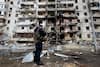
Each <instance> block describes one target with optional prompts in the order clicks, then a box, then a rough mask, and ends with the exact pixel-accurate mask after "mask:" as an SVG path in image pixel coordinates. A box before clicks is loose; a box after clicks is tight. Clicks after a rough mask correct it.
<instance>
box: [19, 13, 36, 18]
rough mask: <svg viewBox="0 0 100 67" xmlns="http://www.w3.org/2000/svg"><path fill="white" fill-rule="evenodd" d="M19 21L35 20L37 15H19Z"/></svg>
mask: <svg viewBox="0 0 100 67" xmlns="http://www.w3.org/2000/svg"><path fill="white" fill-rule="evenodd" d="M18 18H19V19H23V18H27V19H28V18H29V19H30V18H35V14H29V15H18Z"/></svg>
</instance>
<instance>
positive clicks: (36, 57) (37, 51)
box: [34, 40, 43, 65]
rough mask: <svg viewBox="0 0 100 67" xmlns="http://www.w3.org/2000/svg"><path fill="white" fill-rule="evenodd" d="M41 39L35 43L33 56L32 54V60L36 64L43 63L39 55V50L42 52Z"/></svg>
mask: <svg viewBox="0 0 100 67" xmlns="http://www.w3.org/2000/svg"><path fill="white" fill-rule="evenodd" d="M42 45H43V44H42V41H41V40H38V41H37V42H36V44H35V48H36V50H35V56H34V62H35V63H36V64H37V65H43V63H42V62H41V60H40V55H41V52H42Z"/></svg>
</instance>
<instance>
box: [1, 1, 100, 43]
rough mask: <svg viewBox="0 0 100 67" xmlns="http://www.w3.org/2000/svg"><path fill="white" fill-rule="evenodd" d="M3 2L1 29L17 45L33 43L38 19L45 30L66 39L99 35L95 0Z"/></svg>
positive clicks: (89, 37) (97, 7)
mask: <svg viewBox="0 0 100 67" xmlns="http://www.w3.org/2000/svg"><path fill="white" fill-rule="evenodd" d="M1 1H3V0H1ZM4 3H5V5H6V7H5V9H6V11H7V12H6V13H2V11H1V12H0V14H1V15H2V14H6V17H5V18H3V17H2V16H1V15H0V19H2V21H0V23H1V22H2V23H3V22H4V19H6V21H5V23H6V26H5V28H4V31H5V32H6V33H7V34H8V36H10V39H11V40H14V41H16V42H17V43H19V44H20V45H21V44H22V45H32V44H33V42H34V29H35V28H36V26H37V25H38V24H39V23H41V24H42V25H43V28H44V29H45V31H46V32H47V33H50V32H51V31H52V29H55V30H56V33H59V34H60V33H62V32H63V33H64V39H63V40H64V41H66V42H69V41H72V42H76V43H80V42H84V41H85V42H93V40H94V37H95V38H96V42H97V41H99V39H100V38H99V36H100V29H99V26H100V24H99V20H100V15H99V14H100V7H99V5H100V2H99V0H4ZM0 4H2V2H0ZM0 9H1V7H0ZM91 14H93V15H91ZM91 19H93V21H92V20H91ZM0 26H1V25H0ZM93 32H94V33H93Z"/></svg>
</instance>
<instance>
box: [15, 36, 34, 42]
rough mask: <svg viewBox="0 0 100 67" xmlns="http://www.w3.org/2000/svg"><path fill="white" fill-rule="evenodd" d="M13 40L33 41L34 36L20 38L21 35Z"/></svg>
mask: <svg viewBox="0 0 100 67" xmlns="http://www.w3.org/2000/svg"><path fill="white" fill-rule="evenodd" d="M14 40H16V41H34V38H32V37H31V38H22V37H19V38H14Z"/></svg>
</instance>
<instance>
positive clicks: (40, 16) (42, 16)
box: [37, 15, 46, 18]
mask: <svg viewBox="0 0 100 67" xmlns="http://www.w3.org/2000/svg"><path fill="white" fill-rule="evenodd" d="M37 17H38V18H45V17H46V15H38V16H37Z"/></svg>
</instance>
